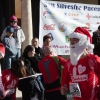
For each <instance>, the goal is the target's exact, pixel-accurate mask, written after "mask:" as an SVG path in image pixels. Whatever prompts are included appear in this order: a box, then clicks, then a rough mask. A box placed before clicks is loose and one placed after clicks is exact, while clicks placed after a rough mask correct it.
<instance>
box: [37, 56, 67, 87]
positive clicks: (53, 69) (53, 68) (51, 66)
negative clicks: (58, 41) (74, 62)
mask: <svg viewBox="0 0 100 100" xmlns="http://www.w3.org/2000/svg"><path fill="white" fill-rule="evenodd" d="M57 58H58V60H59V63H60V64H61V65H65V63H66V60H65V59H64V58H62V57H59V56H57ZM38 68H39V70H40V72H41V73H42V75H43V78H44V82H45V83H46V84H50V83H53V82H55V81H56V80H57V79H58V77H59V76H60V71H59V69H58V66H57V64H56V62H55V60H54V59H53V58H52V56H51V55H47V56H45V57H44V58H43V59H42V60H41V61H40V62H39V63H38ZM59 89H60V88H59Z"/></svg>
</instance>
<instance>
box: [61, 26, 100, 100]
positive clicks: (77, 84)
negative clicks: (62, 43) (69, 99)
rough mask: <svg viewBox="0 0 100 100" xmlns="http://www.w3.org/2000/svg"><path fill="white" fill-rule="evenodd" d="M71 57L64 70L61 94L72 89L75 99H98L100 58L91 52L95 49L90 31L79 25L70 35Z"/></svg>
mask: <svg viewBox="0 0 100 100" xmlns="http://www.w3.org/2000/svg"><path fill="white" fill-rule="evenodd" d="M69 41H70V59H69V60H68V61H67V63H66V64H65V66H64V69H63V72H62V82H61V94H62V95H65V94H66V93H68V91H70V93H71V95H72V96H73V98H74V100H98V98H97V90H98V84H99V80H98V79H99V78H98V77H99V75H100V74H99V73H100V58H99V57H98V56H97V55H93V54H91V53H89V51H91V50H93V48H94V45H93V44H91V43H92V37H91V35H90V33H89V32H88V31H87V30H86V29H84V28H81V27H77V28H76V29H75V31H74V32H73V33H71V34H70V35H69Z"/></svg>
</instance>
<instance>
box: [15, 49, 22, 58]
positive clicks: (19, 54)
mask: <svg viewBox="0 0 100 100" xmlns="http://www.w3.org/2000/svg"><path fill="white" fill-rule="evenodd" d="M20 56H21V49H19V48H18V49H17V55H16V59H19V58H20Z"/></svg>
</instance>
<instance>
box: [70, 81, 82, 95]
mask: <svg viewBox="0 0 100 100" xmlns="http://www.w3.org/2000/svg"><path fill="white" fill-rule="evenodd" d="M70 93H71V94H72V96H73V97H81V91H80V88H79V85H78V83H70Z"/></svg>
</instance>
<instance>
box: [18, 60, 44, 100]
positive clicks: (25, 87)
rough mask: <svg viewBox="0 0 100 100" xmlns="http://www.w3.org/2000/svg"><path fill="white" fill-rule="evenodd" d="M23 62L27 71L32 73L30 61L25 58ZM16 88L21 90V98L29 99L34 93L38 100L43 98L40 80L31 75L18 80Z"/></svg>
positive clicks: (23, 99)
mask: <svg viewBox="0 0 100 100" xmlns="http://www.w3.org/2000/svg"><path fill="white" fill-rule="evenodd" d="M25 64H26V67H27V70H28V72H29V73H30V75H32V74H33V71H32V68H31V63H30V62H29V61H28V60H25ZM18 89H19V90H20V91H21V92H22V100H31V97H34V96H35V94H36V93H37V94H38V98H39V100H44V88H43V86H42V84H41V82H39V81H38V80H37V79H35V78H33V77H30V78H25V79H21V80H19V82H18Z"/></svg>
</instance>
